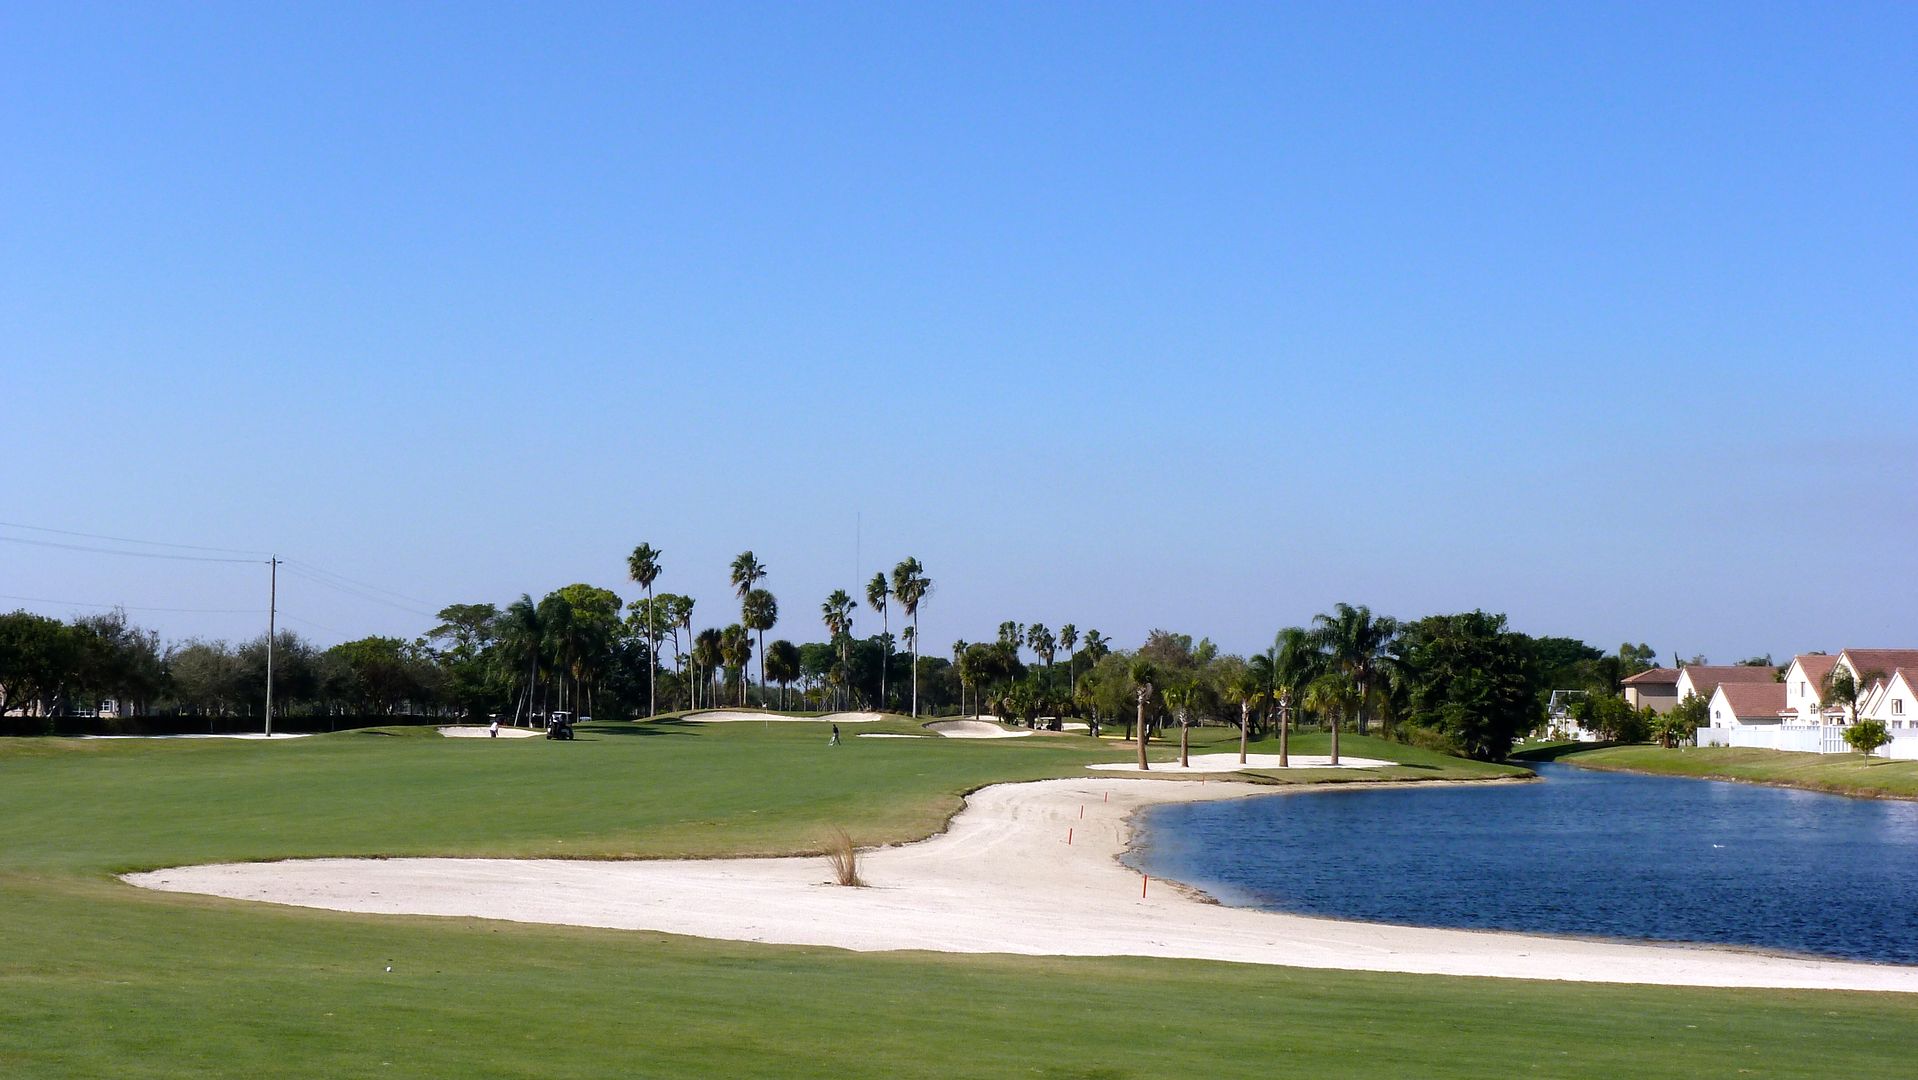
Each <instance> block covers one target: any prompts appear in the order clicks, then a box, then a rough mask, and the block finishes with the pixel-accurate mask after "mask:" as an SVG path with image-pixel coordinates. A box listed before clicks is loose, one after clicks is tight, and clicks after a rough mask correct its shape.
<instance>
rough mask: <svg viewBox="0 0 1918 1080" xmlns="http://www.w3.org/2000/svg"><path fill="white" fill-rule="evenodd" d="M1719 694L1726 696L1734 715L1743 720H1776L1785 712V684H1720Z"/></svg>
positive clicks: (1726, 701)
mask: <svg viewBox="0 0 1918 1080" xmlns="http://www.w3.org/2000/svg"><path fill="white" fill-rule="evenodd" d="M1760 670H1763V669H1762V668H1761V669H1760ZM1718 693H1719V694H1723V695H1724V696H1725V703H1726V704H1728V705H1730V706H1731V710H1732V715H1733V716H1736V717H1738V718H1739V719H1741V720H1742V719H1746V718H1753V719H1760V718H1762V719H1765V720H1776V719H1778V714H1779V713H1781V712H1783V711H1785V684H1784V683H1775V682H1765V683H1756V682H1742V683H1741V682H1727V683H1719V684H1718ZM1714 696H1716V695H1714Z"/></svg>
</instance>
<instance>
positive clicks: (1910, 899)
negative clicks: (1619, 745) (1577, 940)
mask: <svg viewBox="0 0 1918 1080" xmlns="http://www.w3.org/2000/svg"><path fill="white" fill-rule="evenodd" d="M1539 771H1540V773H1541V774H1542V775H1544V776H1545V777H1546V781H1545V782H1544V783H1539V784H1522V785H1513V786H1510V787H1503V786H1499V787H1459V788H1447V787H1433V788H1423V789H1407V788H1392V789H1379V790H1370V791H1368V790H1351V789H1346V790H1341V791H1335V792H1323V793H1314V794H1307V795H1290V796H1274V797H1271V798H1257V799H1241V800H1234V801H1230V802H1218V803H1187V804H1180V805H1168V806H1160V807H1154V808H1152V809H1150V810H1148V811H1147V812H1146V813H1145V814H1144V815H1143V817H1142V818H1141V823H1142V825H1143V828H1142V829H1141V844H1140V847H1139V848H1138V850H1137V851H1136V852H1135V854H1134V856H1133V859H1134V861H1135V862H1136V863H1138V864H1139V865H1140V866H1141V867H1142V868H1143V869H1145V870H1147V871H1148V872H1150V873H1152V874H1153V875H1154V876H1163V877H1169V878H1174V879H1177V880H1182V881H1186V882H1190V883H1192V884H1194V885H1197V886H1199V887H1201V888H1204V889H1206V890H1207V891H1208V892H1211V893H1212V894H1213V895H1215V896H1217V897H1218V898H1219V899H1220V900H1221V901H1223V902H1225V903H1229V904H1238V905H1243V906H1250V907H1263V908H1269V909H1273V910H1282V911H1297V912H1304V913H1308V914H1317V915H1330V916H1336V917H1341V918H1355V919H1368V920H1375V921H1381V922H1399V923H1414V924H1419V925H1427V926H1457V927H1472V928H1488V929H1506V930H1532V931H1543V932H1549V933H1566V934H1582V935H1602V936H1611V937H1624V938H1645V939H1657V940H1671V941H1699V942H1712V943H1718V944H1737V945H1747V946H1755V947H1760V948H1768V949H1781V950H1789V951H1796V952H1809V953H1819V954H1823V955H1828V956H1842V957H1850V958H1858V959H1871V960H1884V961H1894V962H1899V963H1918V803H1911V802H1895V801H1877V800H1867V799H1848V798H1841V797H1838V796H1831V795H1820V794H1816V793H1812V792H1803V791H1792V790H1788V789H1781V788H1765V787H1754V786H1747V785H1739V784H1728V783H1715V782H1708V781H1697V780H1682V779H1672V778H1666V777H1650V776H1631V775H1626V774H1620V773H1596V772H1589V771H1585V770H1580V769H1574V768H1571V767H1569V766H1562V765H1546V766H1542V767H1541V768H1540V770H1539Z"/></svg>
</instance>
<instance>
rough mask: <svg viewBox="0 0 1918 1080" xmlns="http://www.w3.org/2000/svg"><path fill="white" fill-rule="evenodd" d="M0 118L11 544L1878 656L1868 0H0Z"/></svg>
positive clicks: (1909, 302) (1886, 7)
mask: <svg viewBox="0 0 1918 1080" xmlns="http://www.w3.org/2000/svg"><path fill="white" fill-rule="evenodd" d="M269 8H270V9H271V10H267V9H269ZM0 147H3V148H4V150H3V151H0V520H5V521H13V522H24V523H28V524H36V525H45V526H53V527H59V528H68V529H75V530H82V531H91V532H99V533H106V534H112V535H118V536H131V537H141V538H153V539H159V540H170V541H176V542H183V543H194V544H210V545H218V546H226V547H235V548H248V549H252V548H258V549H272V550H277V551H279V552H281V553H283V554H285V555H288V556H290V557H294V558H299V559H304V560H307V561H309V562H311V563H313V564H317V565H320V566H324V567H327V568H330V569H331V570H333V571H335V572H338V573H342V574H346V575H348V576H351V577H353V578H356V579H359V580H362V581H367V582H371V583H373V584H376V585H379V586H381V587H383V588H385V589H389V590H393V591H396V592H399V593H403V594H406V595H407V596H411V597H416V598H419V599H420V600H421V601H424V603H423V604H420V605H418V606H422V607H424V608H426V609H428V610H430V609H432V608H436V607H438V606H439V605H440V604H442V603H446V602H452V601H463V600H494V601H500V602H504V601H506V600H508V599H510V598H512V597H513V596H516V595H518V594H519V593H520V592H522V591H524V592H531V593H533V594H534V595H538V594H540V593H542V592H543V591H545V590H547V589H550V588H552V587H555V586H558V585H561V584H564V583H566V582H569V581H575V580H585V581H590V582H594V583H597V584H602V585H607V586H612V587H615V588H619V589H621V591H622V592H623V593H624V594H625V595H628V596H631V595H632V594H633V590H632V588H631V586H627V585H623V583H622V578H623V577H624V568H623V560H624V556H625V554H626V552H627V551H629V550H630V549H631V548H632V546H633V545H634V544H635V543H637V542H638V541H641V540H648V541H651V542H652V543H653V544H655V545H656V546H658V547H661V548H663V549H664V550H665V552H666V560H665V565H666V572H665V575H664V577H663V578H662V579H661V581H660V583H659V584H660V587H661V588H666V589H672V590H674V591H684V592H690V593H692V594H694V595H696V596H697V597H699V599H700V602H701V608H700V610H699V613H698V614H699V615H700V616H701V618H702V620H704V621H719V620H720V619H721V618H722V617H725V618H730V617H731V614H732V612H731V608H732V606H733V605H732V603H731V601H730V600H729V599H728V598H727V591H726V589H725V582H724V576H725V566H726V563H727V562H728V561H729V560H730V558H731V557H732V556H733V555H734V554H736V553H737V552H738V551H740V550H742V549H744V548H751V549H753V550H754V551H755V552H757V553H758V554H759V556H760V557H761V558H762V559H763V560H764V561H765V562H767V563H768V564H769V565H770V567H771V569H772V576H771V578H770V579H769V580H768V582H767V584H768V585H769V586H770V587H771V588H772V589H773V591H774V592H775V593H776V594H777V595H778V596H779V598H780V600H781V602H782V604H783V605H784V607H785V610H786V614H785V616H784V618H783V619H782V625H781V627H780V629H779V631H778V632H779V633H780V634H782V635H788V634H789V635H790V636H793V637H797V638H802V639H803V638H805V637H808V636H816V635H819V634H821V633H822V630H821V628H820V627H819V624H818V618H817V612H818V607H819V602H820V600H821V599H822V598H823V597H824V595H825V593H826V592H827V591H828V590H830V589H831V588H833V587H840V586H843V587H846V588H848V589H852V588H854V587H855V585H856V584H857V582H856V579H855V578H854V571H855V569H859V570H863V571H865V574H866V575H868V576H869V575H870V574H871V572H872V571H873V570H874V569H875V568H877V567H880V566H882V565H885V566H889V565H890V564H891V563H892V562H893V561H895V560H896V559H897V558H899V557H900V556H903V555H906V554H914V555H917V556H918V557H919V558H920V559H921V560H922V561H924V563H925V564H926V566H927V568H928V570H929V572H930V574H931V576H932V577H933V578H934V579H935V581H936V583H937V591H936V593H935V595H934V596H933V597H932V598H931V599H930V600H929V601H928V603H927V607H926V614H925V626H926V631H925V632H926V636H927V642H928V644H929V645H936V646H938V647H939V648H940V649H941V650H942V651H943V649H944V647H945V645H946V644H948V643H949V642H951V641H952V640H953V639H955V638H959V637H965V638H970V639H974V640H977V639H979V638H982V637H988V636H990V635H991V634H992V632H993V627H994V626H995V625H996V624H997V623H998V621H999V620H1001V619H1004V618H1015V619H1019V620H1020V621H1033V620H1038V621H1043V622H1046V623H1048V624H1050V625H1053V626H1057V625H1058V624H1060V623H1063V622H1076V623H1077V624H1078V625H1079V626H1080V627H1081V628H1085V627H1088V626H1092V627H1098V628H1100V629H1101V630H1103V631H1105V632H1106V633H1107V634H1108V635H1111V636H1113V637H1115V638H1117V639H1118V640H1119V641H1120V642H1122V643H1125V644H1131V643H1133V642H1135V641H1136V640H1137V639H1138V638H1140V637H1141V636H1142V635H1143V634H1144V632H1145V631H1146V630H1147V629H1149V628H1151V627H1153V626H1165V627H1169V628H1173V629H1180V630H1185V631H1188V632H1193V633H1200V634H1210V635H1212V636H1213V637H1214V638H1215V639H1217V640H1219V641H1220V642H1221V644H1223V645H1224V646H1225V647H1227V648H1229V649H1233V650H1248V649H1256V648H1259V647H1262V646H1263V645H1264V644H1265V643H1266V642H1267V641H1268V640H1269V639H1270V635H1271V633H1272V632H1273V630H1275V629H1276V628H1277V627H1279V626H1281V625H1285V624H1288V623H1296V622H1301V621H1304V620H1307V619H1309V618H1310V617H1311V615H1312V614H1313V613H1314V612H1316V611H1320V610H1323V609H1324V608H1326V607H1328V606H1329V605H1331V604H1332V603H1334V602H1336V601H1339V600H1348V601H1352V602H1358V603H1367V604H1370V605H1371V606H1372V607H1373V608H1375V609H1377V610H1381V611H1385V612H1390V613H1393V614H1398V615H1403V616H1416V615H1420V614H1425V613H1429V612H1433V611H1441V610H1458V609H1466V608H1471V607H1484V608H1487V609H1490V610H1496V611H1505V612H1508V613H1510V615H1511V616H1512V618H1513V621H1514V623H1515V624H1516V625H1517V626H1518V627H1519V628H1521V629H1525V630H1528V631H1532V632H1535V633H1564V634H1571V635H1574V636H1579V637H1584V638H1586V639H1588V640H1591V641H1593V642H1595V643H1598V644H1601V645H1604V646H1606V647H1610V646H1612V645H1615V644H1616V643H1617V642H1618V641H1620V640H1622V639H1626V638H1630V639H1631V640H1634V641H1637V640H1641V639H1642V640H1645V641H1648V642H1650V643H1651V644H1653V645H1654V646H1656V647H1657V648H1658V649H1659V650H1660V651H1661V653H1671V652H1673V651H1680V652H1683V653H1685V654H1687V655H1689V654H1691V653H1695V652H1703V653H1706V654H1709V655H1711V656H1712V657H1713V658H1714V659H1724V660H1729V659H1733V658H1736V657H1737V656H1743V655H1746V654H1749V653H1753V652H1762V651H1766V650H1771V651H1774V652H1789V651H1792V650H1802V649H1810V648H1834V649H1835V648H1838V647H1841V646H1845V645H1848V644H1849V645H1892V644H1897V645H1912V644H1918V587H1915V586H1914V579H1913V577H1912V566H1913V555H1912V551H1913V537H1914V535H1915V534H1918V468H1914V465H1915V464H1918V449H1915V447H1914V436H1915V435H1918V422H1915V421H1914V411H1913V406H1914V397H1918V9H1914V8H1913V7H1911V6H1908V5H1894V4H1870V5H1829V4H1803V5H1782V4H1762V5H1753V4H1724V5H1692V4H1669V3H1659V4H1646V5H1642V6H1631V5H1616V4H1607V5H1599V6H1590V7H1574V6H1571V5H1539V4H1516V3H1514V4H1495V5H1485V6H1474V5H1464V4H1446V5H1429V4H1387V5H1363V4H1338V5H1333V4H1323V5H1320V4H1312V5H1280V4H1266V5H1247V6H1238V5H1224V4H1208V5H1187V4H1176V5H1174V4H1168V5H1163V6H1138V5H1116V4H1103V3H1099V4H1044V5H1031V4H1020V5H1007V6H998V5H988V4H976V3H966V4H957V5H950V6H936V5H919V4H912V5H872V6H860V7H840V6H826V5H812V4H807V5H790V4H768V5H763V6H762V5H752V6H737V5H733V6H708V5H694V4H685V5H673V6H665V7H646V8H640V7H637V6H635V5H605V6H591V5H583V4H575V5H500V6H483V5H471V4H443V5H438V4H436V5H365V6H360V7H357V8H351V7H349V6H348V5H343V4H314V5H306V6H301V5H291V4H288V5H277V4H276V5H258V4H224V5H223V4H194V5H178V4H168V5H159V4H152V5H111V6H102V7H86V6H81V5H75V4H69V3H61V4H49V5H37V4H28V5H22V4H17V3H8V4H5V5H4V6H0ZM856 520H861V521H863V541H862V543H861V544H860V546H859V548H858V550H859V551H860V552H863V560H860V561H857V563H856V558H857V556H856V549H855V539H854V533H855V521H856ZM0 535H9V536H28V535H33V534H28V533H22V532H19V531H17V530H0ZM41 538H43V539H45V538H46V537H45V536H44V535H42V537H41ZM76 542H83V543H84V542H85V541H76ZM263 585H264V581H263V574H262V573H259V572H256V571H255V570H254V569H252V568H247V567H238V566H226V565H221V564H199V563H186V562H162V561H153V560H144V559H123V558H116V557H112V556H106V555H95V554H90V553H84V552H74V551H68V550H63V549H55V548H44V547H33V546H27V545H21V544H12V543H9V544H3V545H0V594H8V595H10V596H33V597H45V598H51V599H54V600H59V601H94V602H118V603H125V604H128V605H133V606H139V607H198V608H247V607H257V606H260V603H261V597H260V595H259V594H260V592H261V589H262V587H263ZM282 585H283V589H282V599H283V602H284V605H285V610H287V611H288V612H289V613H290V614H291V615H293V616H294V617H295V618H296V619H298V620H304V621H303V622H302V621H295V622H293V623H292V624H291V625H292V626H293V627H294V628H295V629H299V630H301V631H303V632H306V633H309V634H311V635H312V636H313V637H314V638H316V639H317V640H320V641H322V642H328V643H330V642H332V641H336V640H340V639H341V638H343V637H350V636H358V635H359V634H362V633H368V632H383V633H398V634H405V635H411V634H414V633H418V632H419V631H420V630H422V629H424V627H425V625H426V623H427V620H423V619H421V618H419V617H417V616H415V615H413V614H410V613H408V612H406V611H402V610H399V609H396V608H392V607H387V606H382V605H377V604H373V603H370V602H367V601H364V600H360V599H355V598H353V597H350V596H347V595H344V594H342V593H339V592H335V591H332V590H327V589H322V588H319V587H318V586H316V585H314V584H313V583H311V582H310V581H304V580H300V579H298V578H294V579H292V580H284V579H283V581H282ZM16 605H18V606H25V607H28V608H31V609H34V610H42V611H47V612H49V613H52V614H67V613H70V612H71V611H73V610H75V609H73V608H72V607H71V606H70V605H69V604H66V603H56V604H47V603H40V602H31V603H22V602H19V601H13V600H0V606H5V607H9V608H10V607H13V606H16ZM134 614H135V616H136V617H137V618H139V619H140V620H141V621H144V622H146V623H148V624H149V625H153V626H155V627H157V628H159V629H161V630H162V631H163V632H164V633H165V634H167V635H168V636H170V637H178V636H185V635H189V634H204V635H211V636H225V637H241V636H246V635H249V634H251V633H254V632H257V626H256V623H257V620H255V619H254V618H253V617H252V616H249V615H230V614H196V613H186V612H142V611H136V612H134ZM867 618H868V619H869V618H870V617H869V616H868V617H867ZM322 628H324V629H322Z"/></svg>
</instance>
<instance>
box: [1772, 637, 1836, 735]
mask: <svg viewBox="0 0 1918 1080" xmlns="http://www.w3.org/2000/svg"><path fill="white" fill-rule="evenodd" d="M1837 666H1838V658H1837V657H1836V656H1831V655H1828V654H1826V653H1803V654H1801V655H1798V656H1794V657H1792V658H1791V666H1790V667H1788V668H1786V669H1785V711H1786V712H1788V713H1790V714H1791V715H1790V716H1788V717H1786V719H1788V720H1790V721H1791V722H1793V723H1797V724H1822V723H1824V722H1825V709H1824V706H1823V705H1821V704H1819V698H1820V697H1821V696H1822V695H1823V694H1824V692H1825V677H1826V676H1827V675H1830V674H1831V669H1832V668H1834V667H1837Z"/></svg>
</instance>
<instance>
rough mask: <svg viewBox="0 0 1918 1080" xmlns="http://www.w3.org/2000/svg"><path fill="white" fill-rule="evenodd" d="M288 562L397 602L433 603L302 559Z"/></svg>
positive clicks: (288, 560)
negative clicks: (381, 594)
mask: <svg viewBox="0 0 1918 1080" xmlns="http://www.w3.org/2000/svg"><path fill="white" fill-rule="evenodd" d="M286 562H287V563H293V564H296V565H298V566H300V567H302V568H304V569H306V570H308V571H311V572H312V573H315V574H318V575H320V576H321V577H328V578H332V579H333V580H335V581H343V582H345V583H346V584H348V585H356V586H358V587H359V588H362V589H367V590H370V591H372V592H376V593H384V594H385V595H387V596H391V597H393V598H394V599H396V600H406V601H409V602H411V603H415V604H431V603H432V602H433V601H431V600H422V599H420V598H419V597H417V596H408V595H406V594H405V593H402V592H394V591H393V590H392V589H383V588H381V587H380V586H378V585H374V584H372V583H371V582H366V581H356V580H354V579H353V578H350V577H347V576H346V575H345V574H339V573H335V572H333V571H331V570H328V569H326V568H325V567H323V566H315V565H313V564H312V563H310V562H305V561H303V560H300V559H287V560H286ZM282 565H284V564H282Z"/></svg>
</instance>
